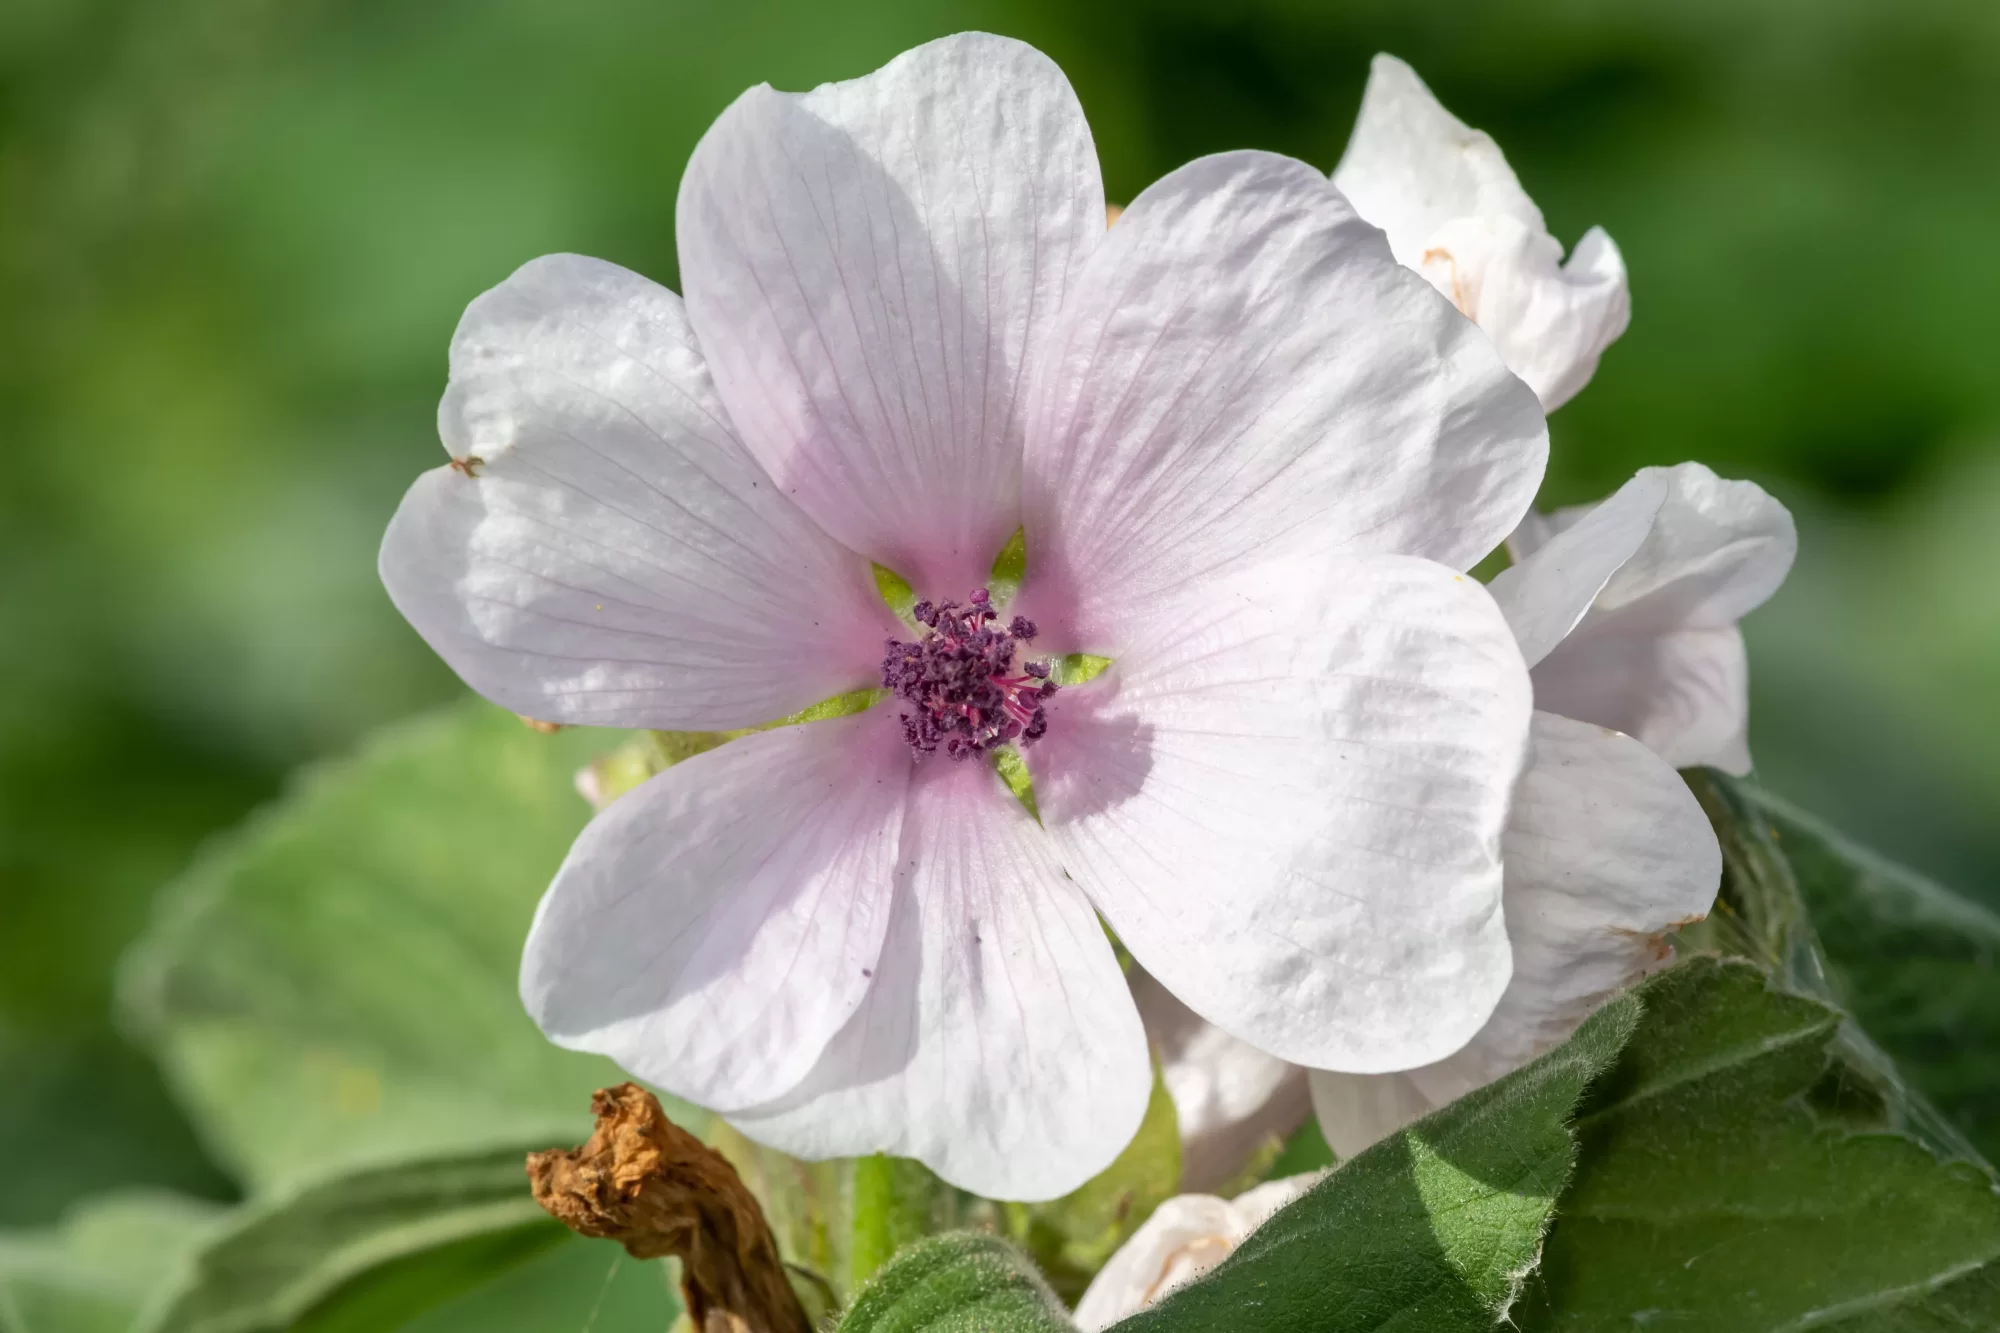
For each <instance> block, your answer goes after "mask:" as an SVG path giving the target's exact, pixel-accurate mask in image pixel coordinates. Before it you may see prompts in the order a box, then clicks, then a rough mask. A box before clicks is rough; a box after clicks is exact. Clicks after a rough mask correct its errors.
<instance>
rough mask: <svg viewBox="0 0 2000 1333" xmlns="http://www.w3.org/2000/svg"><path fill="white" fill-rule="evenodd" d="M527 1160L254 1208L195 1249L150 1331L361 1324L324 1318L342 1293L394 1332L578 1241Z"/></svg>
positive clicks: (207, 1332)
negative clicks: (529, 1172)
mask: <svg viewBox="0 0 2000 1333" xmlns="http://www.w3.org/2000/svg"><path fill="white" fill-rule="evenodd" d="M522 1156H523V1154H522V1152H521V1151H519V1150H503V1151H499V1152H489V1153H482V1154H478V1155H474V1156H466V1157H452V1158H438V1159H433V1160H429V1161H421V1162H411V1163H398V1164H395V1165H391V1166H381V1167H373V1168H370V1169H368V1170H364V1171H360V1172H357V1173H355V1174H353V1175H347V1176H340V1177H336V1178H334V1179H331V1180H328V1181H325V1182H323V1183H321V1184H317V1185H312V1186H308V1187H306V1188H303V1189H299V1190H295V1191H288V1192H286V1193H284V1194H281V1195H279V1196H277V1197H274V1198H273V1199H271V1200H270V1201H269V1202H265V1203H259V1204H254V1205H251V1206H249V1207H246V1208H244V1209H242V1210H241V1211H240V1212H239V1213H237V1214H236V1215H235V1216H234V1217H233V1218H232V1219H231V1220H230V1221H229V1223H228V1224H227V1225H226V1226H224V1227H222V1228H221V1229H220V1230H219V1231H218V1232H217V1233H216V1234H214V1235H213V1236H212V1237H211V1238H210V1239H209V1240H208V1241H207V1242H206V1243H205V1244H204V1245H202V1246H201V1247H200V1248H199V1249H198V1250H197V1251H196V1252H195V1255H194V1259H193V1263H192V1265H191V1266H190V1268H189V1270H188V1272H187V1273H186V1275H185V1276H184V1277H183V1279H182V1280H181V1282H180V1283H179V1284H178V1286H177V1289H176V1290H175V1291H174V1292H173V1294H172V1296H171V1297H170V1299H168V1300H166V1301H164V1302H163V1303H162V1304H161V1305H160V1307H159V1308H158V1309H157V1310H156V1311H155V1313H154V1315H153V1317H152V1318H151V1319H149V1320H147V1321H146V1323H145V1325H144V1333H262V1331H263V1330H273V1331H274V1333H275V1330H280V1329H290V1328H293V1327H294V1326H295V1325H297V1324H299V1323H300V1321H302V1320H305V1319H306V1318H307V1317H308V1316H313V1315H318V1316H319V1319H318V1321H316V1322H318V1323H319V1326H322V1327H326V1328H329V1329H331V1328H344V1327H354V1326H359V1321H358V1320H357V1319H356V1318H354V1317H352V1316H349V1317H345V1318H342V1319H339V1320H329V1319H328V1318H327V1316H326V1307H327V1306H329V1305H330V1304H334V1303H336V1298H338V1302H340V1303H345V1304H347V1305H348V1306H350V1307H355V1306H357V1305H359V1306H361V1307H363V1308H366V1309H367V1310H368V1312H369V1314H370V1315H371V1317H372V1318H373V1319H374V1321H375V1326H377V1327H383V1328H393V1327H395V1326H396V1324H397V1323H399V1322H401V1319H400V1318H398V1316H401V1317H403V1318H407V1317H409V1316H413V1315H415V1314H417V1313H420V1312H422V1311H423V1310H424V1309H426V1308H428V1306H430V1305H434V1304H437V1303H438V1302H440V1301H442V1300H444V1299H445V1298H446V1297H448V1296H451V1295H455V1294H457V1293H458V1292H460V1291H463V1290H465V1289H466V1288H468V1287H471V1286H475V1285H477V1284H478V1283H479V1282H480V1281H483V1280H484V1279H485V1278H486V1277H487V1276H489V1275H490V1274H492V1273H494V1272H498V1271H501V1270H504V1269H505V1268H507V1267H510V1266H511V1265H512V1264H514V1263H518V1262H520V1261H521V1260H523V1259H525V1258H528V1257H529V1256H532V1255H534V1254H537V1253H540V1252H541V1251H543V1250H546V1249H548V1248H550V1247H552V1246H554V1245H558V1244H561V1243H562V1241H563V1240H564V1239H565V1237H566V1236H567V1235H568V1234H569V1233H568V1232H566V1231H565V1230H563V1228H562V1227H561V1226H560V1225H559V1224H557V1223H556V1222H554V1221H553V1220H552V1219H550V1218H549V1217H548V1216H547V1215H546V1214H545V1213H543V1212H542V1210H541V1209H540V1208H538V1207H537V1206H536V1205H535V1201H534V1199H533V1197H532V1196H531V1195H530V1194H529V1193H528V1182H527V1177H526V1175H525V1173H524V1172H523V1170H522ZM417 1260H421V1261H422V1262H420V1263H412V1262H411V1261H417ZM357 1286H370V1287H373V1288H374V1290H372V1291H358V1290H357V1289H356V1288H357Z"/></svg>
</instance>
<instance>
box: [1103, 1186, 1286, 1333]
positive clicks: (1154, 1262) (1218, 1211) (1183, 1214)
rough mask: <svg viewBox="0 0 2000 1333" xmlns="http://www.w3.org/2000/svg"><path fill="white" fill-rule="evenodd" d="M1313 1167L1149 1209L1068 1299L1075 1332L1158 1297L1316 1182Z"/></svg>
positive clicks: (1222, 1255) (1219, 1257)
mask: <svg viewBox="0 0 2000 1333" xmlns="http://www.w3.org/2000/svg"><path fill="white" fill-rule="evenodd" d="M1320 1180H1321V1176H1320V1175H1319V1174H1317V1173H1314V1174H1309V1175H1302V1176H1289V1177H1287V1178H1285V1179H1283V1180H1271V1181H1266V1182H1265V1183H1264V1184H1262V1185H1259V1186H1257V1187H1256V1188H1254V1189H1250V1190H1246V1191H1244V1192H1243V1193H1242V1194H1239V1195H1237V1196H1236V1197H1235V1198H1234V1199H1220V1198H1217V1197H1216V1196H1215V1195H1212V1194H1182V1195H1177V1196H1176V1197H1174V1198H1171V1199H1168V1200H1167V1201H1166V1202H1165V1203H1163V1204H1161V1205H1160V1206H1159V1207H1158V1208H1156V1209H1154V1210H1153V1215H1152V1216H1151V1217H1149V1218H1147V1219H1146V1220H1145V1221H1144V1222H1143V1223H1141V1224H1140V1226H1139V1229H1138V1230H1137V1231H1135V1232H1133V1233H1132V1235H1131V1238H1130V1239H1128V1240H1127V1241H1126V1242H1125V1243H1124V1244H1123V1245H1121V1246H1119V1247H1118V1252H1117V1253H1116V1254H1114V1255H1112V1256H1111V1258H1110V1259H1109V1260H1108V1261H1106V1263H1105V1265H1104V1267H1103V1268H1101V1269H1099V1270H1098V1273H1097V1276H1096V1277H1095V1278H1092V1279H1091V1283H1090V1286H1089V1288H1088V1289H1087V1290H1086V1291H1085V1292H1084V1293H1083V1299H1082V1300H1080V1301H1078V1302H1077V1303H1076V1315H1075V1318H1076V1325H1077V1328H1078V1329H1079V1330H1081V1333H1100V1331H1101V1330H1103V1329H1107V1328H1110V1327H1111V1326H1112V1325H1113V1324H1116V1323H1117V1322H1118V1321H1119V1320H1121V1319H1128V1318H1130V1317H1131V1316H1133V1315H1135V1314H1138V1313H1139V1312H1140V1311H1141V1310H1145V1309H1149V1308H1151V1307H1152V1306H1154V1305H1156V1304H1158V1303H1159V1301H1160V1300H1161V1299H1162V1298H1163V1297H1165V1296H1166V1295H1167V1294H1168V1293H1169V1292H1171V1291H1173V1290H1174V1289H1175V1288H1177V1287H1184V1286H1186V1285H1187V1284H1188V1283H1190V1282H1192V1281H1194V1280H1195V1279H1196V1278H1199V1277H1201V1276H1202V1275H1203V1274H1205V1273H1207V1272H1208V1271H1209V1270H1210V1269H1212V1268H1214V1267H1215V1266H1216V1265H1217V1264H1219V1263H1221V1262H1222V1261H1223V1260H1224V1259H1227V1258H1228V1257H1229V1256H1230V1255H1231V1254H1232V1253H1234V1252H1235V1250H1236V1247H1237V1246H1239V1245H1241V1244H1242V1243H1243V1242H1244V1241H1246V1240H1248V1239H1249V1238H1250V1233H1251V1232H1253V1231H1255V1230H1256V1229H1257V1228H1258V1227H1260V1226H1262V1225H1264V1223H1265V1222H1267V1221H1269V1220H1270V1219H1271V1216H1272V1214H1274V1213H1276V1212H1277V1211H1278V1210H1279V1209H1280V1208H1283V1207H1284V1206H1285V1205H1286V1204H1289V1203H1291V1202H1292V1201H1293V1200H1295V1199H1297V1198H1299V1197H1300V1196H1301V1195H1303V1194H1305V1193H1306V1192H1307V1191H1308V1190H1310V1189H1311V1188H1312V1187H1313V1186H1314V1185H1316V1184H1318V1183H1319V1182H1320Z"/></svg>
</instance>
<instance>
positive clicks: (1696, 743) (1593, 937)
mask: <svg viewBox="0 0 2000 1333" xmlns="http://www.w3.org/2000/svg"><path fill="white" fill-rule="evenodd" d="M1513 544H1514V547H1515V552H1516V555H1517V557H1518V559H1519V563H1517V564H1515V565H1514V566H1513V567H1512V568H1510V569H1507V570H1505V571H1503V572H1502V573H1501V574H1500V575H1499V576H1498V577H1496V578H1495V579H1494V581H1493V585H1492V588H1493V594H1494V597H1495V598H1496V599H1497V600H1498V601H1499V602H1500V605H1501V607H1502V608H1503V609H1504V610H1505V611H1506V612H1507V617H1508V621H1509V623H1510V624H1511V625H1512V626H1513V628H1514V632H1515V634H1516V636H1517V637H1518V639H1519V642H1520V644H1521V649H1522V652H1523V654H1524V655H1525V656H1526V657H1527V659H1528V662H1529V664H1530V666H1531V667H1532V668H1533V672H1532V675H1533V680H1534V682H1535V704H1536V712H1535V715H1534V720H1533V725H1532V728H1531V732H1530V744H1529V754H1528V762H1527V765H1526V767H1525V768H1524V770H1523V772H1522V775H1521V782H1520V786H1519V788H1518V789H1517V791H1516V793H1515V798H1514V806H1513V809H1512V811H1511V813H1510V814H1509V817H1508V823H1507V832H1506V837H1505V840H1504V842H1503V844H1502V846H1503V850H1504V857H1505V862H1506V880H1505V882H1506V891H1505V906H1506V917H1507V933H1508V936H1509V938H1510V939H1511V940H1512V942H1513V947H1514V972H1513V977H1512V979H1511V980H1510V981H1509V983H1508V986H1507V990H1506V992H1505V993H1504V994H1503V995H1502V997H1501V1000H1500V1003H1499V1005H1498V1007H1497V1008H1496V1009H1495V1010H1494V1012H1493V1015H1492V1017H1490V1018H1489V1019H1488V1020H1487V1022H1486V1023H1485V1025H1484V1026H1483V1027H1481V1028H1480V1030H1479V1032H1478V1033H1477V1034H1476V1035H1475V1036H1474V1037H1473V1039H1472V1040H1471V1041H1470V1042H1468V1043H1467V1044H1466V1045H1465V1047H1464V1048H1463V1049H1461V1050H1458V1051H1455V1052H1453V1053H1452V1054H1450V1055H1448V1056H1446V1057H1445V1058H1444V1059H1442V1060H1438V1061H1434V1062H1431V1063H1429V1064H1427V1065H1423V1066H1420V1067H1416V1068H1412V1069H1408V1070H1404V1071H1401V1072H1389V1073H1376V1074H1360V1073H1353V1072H1338V1073H1336V1072H1327V1071H1314V1072H1313V1073H1312V1075H1311V1080H1310V1081H1311V1089H1312V1101H1313V1105H1314V1108H1315V1110H1316V1111H1317V1113H1318V1116H1319V1122H1320V1128H1321V1130H1322V1132H1323V1133H1324V1134H1325V1136H1326V1140H1327V1142H1328V1144H1329V1145H1331V1146H1332V1147H1333V1149H1334V1150H1335V1151H1336V1152H1337V1153H1339V1154H1340V1155H1341V1156H1342V1157H1348V1156H1352V1155H1353V1154H1354V1153H1357V1152H1359V1151H1361V1150H1362V1149H1363V1148H1365V1147H1367V1146H1368V1145H1369V1144H1371V1143H1374V1142H1376V1141H1377V1140H1379V1139H1382V1138H1384V1137H1387V1136H1388V1135H1389V1134H1391V1133H1393V1132H1395V1131H1396V1130H1398V1129H1400V1128H1402V1127H1403V1126H1404V1125H1407V1124H1409V1123H1410V1122H1411V1121H1413V1120H1416V1119H1417V1118H1419V1117H1420V1116H1423V1115H1425V1114H1428V1113H1429V1112H1431V1111H1434V1110H1436V1109H1437V1108H1439V1107H1441V1106H1443V1105H1445V1104H1446V1103H1448V1102H1450V1101H1452V1100H1454V1099H1455V1098H1458V1097H1461V1096H1463V1095H1464V1094H1465V1093H1467V1092H1470V1091H1471V1090H1472V1089H1474V1088H1476V1087H1480V1086H1482V1085H1484V1084H1486V1083H1490V1082H1492V1081H1493V1080H1494V1079H1496V1078H1499V1077H1501V1076H1502V1075H1504V1074H1507V1073H1509V1072H1511V1071H1513V1070H1515V1069H1518V1068H1519V1067H1520V1066H1522V1065H1524V1064H1526V1063H1527V1062H1528V1061H1529V1060H1531V1059H1533V1058H1534V1057H1535V1056H1537V1055H1539V1054H1541V1053H1542V1052H1543V1051H1545V1050H1548V1049H1549V1048H1550V1047H1552V1046H1554V1045H1556V1044H1557V1043H1559V1042H1561V1041H1562V1040H1563V1039H1564V1038H1566V1037H1568V1036H1569V1035H1570V1033H1572V1032H1574V1031H1575V1030H1576V1027H1577V1025H1578V1024H1579V1023H1581V1022H1582V1021H1583V1019H1584V1018H1585V1017H1586V1016H1587V1015H1588V1014H1589V1013H1590V1011H1591V1010H1593V1009H1595V1008H1596V1007H1597V1006H1598V1005H1599V1004H1601V1003H1602V1002H1603V1001H1604V1000H1605V999H1606V998H1607V997H1609V996H1610V995H1612V994H1613V993H1615V992H1616V991H1619V990H1621V989H1623V988H1624V987H1626V986H1629V985H1631V984H1632V983H1633V982H1635V981H1637V980H1639V979H1640V978H1641V977H1643V976H1645V975H1646V973H1647V972H1649V971H1651V970H1652V969H1654V968H1656V967H1658V966H1660V965H1661V964H1662V963H1664V962H1665V961H1666V960H1667V959H1668V957H1669V954H1668V951H1667V947H1666V945H1665V943H1664V942H1663V939H1662V936H1663V935H1664V933H1665V932H1667V931H1669V930H1671V929H1672V928H1674V927H1675V926H1678V925H1682V924H1685V923H1686V922H1688V921H1690V920H1693V919H1696V918H1699V917H1700V916H1702V915H1704V914H1706V913H1707V911H1708V909H1709V906H1710V904H1711V903H1712V902H1713V901H1714V898H1715V891H1716V887H1717V884H1718V881H1719V880H1720V877H1721V873H1722V858H1721V851H1720V849H1719V848H1718V846H1717V845H1716V840H1715V834H1714V831H1713V830H1712V829H1711V828H1710V826H1709V824H1708V821H1707V819H1706V818H1705V817H1704V816H1703V814H1702V811H1701V808H1700V806H1699V805H1698V804H1697V803H1696V802H1695V800H1694V797H1693V795H1692V793H1690V792H1689V791H1688V789H1687V785H1686V783H1684V782H1683V781H1682V780H1681V778H1680V776H1679V774H1677V773H1676V772H1675V771H1674V770H1675V769H1676V768H1685V767H1689V766H1692V765H1697V764H1709V765H1714V766H1716V767H1719V768H1723V769H1726V770H1728V771H1729V772H1732V773H1742V772H1746V771H1748V768H1749V762H1750V756H1749V750H1748V748H1747V745H1746V744H1745V740H1744V738H1745V735H1746V732H1747V712H1748V704H1747V689H1746V675H1745V671H1744V654H1743V638H1742V632H1741V630H1740V629H1738V627H1737V622H1738V621H1739V620H1740V619H1741V618H1742V617H1743V616H1744V615H1746V614H1748V613H1749V612H1750V611H1752V610H1754V609H1755V608H1756V607H1757V606H1759V605H1761V604H1762V603H1763V602H1764V601H1765V600H1766V599H1767V598H1769V597H1770V596H1771V594H1772V593H1773V592H1775V591H1776V590H1777V588H1778V585H1779V584H1780V583H1782V582H1783V581H1784V578H1785V574H1786V572H1787V571H1788V570H1789V569H1790V567H1791V563H1792V557H1793V555H1794V554H1795V552H1796V549H1797V535H1796V533H1795V531H1794V529H1793V526H1792V519H1791V515H1790V514H1788V513H1787V512H1786V511H1785V508H1784V506H1783V505H1781V504H1779V503H1778V502H1777V501H1776V500H1773V499H1772V498H1771V497H1770V496H1769V495H1767V494H1765V493H1764V492H1763V491H1762V490H1761V489H1759V488H1758V487H1757V486H1755V485H1753V484H1751V483H1749V482H1743V481H1724V480H1722V479H1720V478H1718V477H1717V476H1716V475H1715V474H1714V473H1713V472H1711V471H1709V470H1708V469H1707V468H1705V467H1703V466H1701V465H1700V464H1698V463H1683V464H1681V465H1680V466H1678V467H1673V468H1647V469H1645V470H1643V471H1641V472H1640V473H1639V474H1638V475H1637V476H1636V477H1634V478H1633V479H1632V480H1631V481H1630V482H1627V483H1626V484H1625V486H1624V487H1623V488H1621V489H1620V490H1619V491H1618V492H1617V493H1616V494H1615V495H1613V496H1611V497H1610V498H1609V499H1607V500H1605V501H1603V502H1602V503H1600V504H1597V505H1594V506H1583V507H1580V508H1576V509H1567V510H1563V511H1561V512H1559V513H1557V514H1555V515H1552V516H1550V517H1546V518H1544V517H1531V518H1530V519H1528V520H1527V521H1525V522H1524V523H1523V524H1522V529H1521V531H1520V532H1518V533H1516V534H1515V537H1514V539H1513ZM1137 995H1138V998H1139V1002H1140V1010H1141V1013H1142V1015H1143V1017H1144V1019H1145V1022H1146V1025H1147V1029H1148V1031H1149V1032H1152V1033H1154V1034H1155V1037H1156V1040H1157V1041H1158V1042H1159V1044H1160V1048H1161V1052H1162V1059H1163V1062H1164V1065H1165V1076H1166V1079H1167V1082H1168V1085H1169V1087H1188V1088H1191V1089H1198V1090H1200V1091H1201V1093H1202V1095H1201V1096H1200V1097H1199V1098H1191V1099H1190V1100H1189V1102H1188V1103H1187V1104H1186V1105H1185V1106H1182V1107H1180V1108H1179V1109H1180V1111H1181V1130H1182V1135H1183V1139H1184V1143H1185V1147H1184V1153H1185V1157H1186V1160H1187V1162H1188V1163H1189V1167H1190V1169H1192V1170H1199V1171H1200V1172H1202V1173H1203V1177H1204V1178H1205V1179H1216V1180H1219V1179H1226V1178H1227V1177H1228V1175H1229V1174H1230V1173H1231V1172H1232V1171H1234V1170H1236V1169H1239V1168H1240V1166H1241V1163H1242V1160H1243V1154H1244V1153H1245V1152H1246V1151H1247V1149H1248V1148H1249V1147H1251V1146H1254V1142H1253V1141H1252V1140H1251V1139H1250V1137H1249V1136H1248V1135H1246V1127H1254V1129H1255V1130H1256V1131H1257V1133H1258V1134H1259V1135H1260V1136H1261V1135H1262V1134H1267V1133H1270V1132H1273V1131H1276V1132H1283V1130H1284V1129H1285V1128H1287V1127H1288V1126H1289V1124H1291V1123H1294V1120H1293V1117H1294V1115H1295V1112H1294V1110H1293V1108H1294V1107H1295V1106H1296V1094H1295V1093H1294V1092H1293V1091H1292V1087H1293V1085H1292V1082H1291V1079H1292V1077H1293V1075H1294V1073H1295V1071H1294V1070H1293V1069H1292V1067H1291V1066H1290V1065H1289V1063H1288V1062H1286V1061H1284V1060H1281V1059H1279V1058H1277V1057H1276V1056H1273V1055H1271V1054H1270V1053H1268V1052H1264V1051H1260V1050H1258V1049H1256V1048H1255V1047H1254V1046H1252V1045H1251V1044H1249V1043H1246V1042H1243V1041H1240V1040H1238V1039H1236V1038H1234V1037H1231V1036H1229V1035H1227V1034H1225V1033H1223V1032H1221V1031H1220V1030H1219V1029H1216V1028H1213V1027H1210V1026H1208V1025H1206V1024H1204V1023H1202V1022H1201V1021H1200V1020H1198V1019H1196V1018H1194V1016H1193V1015H1190V1014H1187V1013H1186V1012H1185V1011H1184V1010H1181V1009H1180V1008H1179V1007H1178V1006H1177V1005H1175V1004H1174V1002H1173V1001H1172V999H1171V997H1168V996H1164V995H1161V994H1158V993H1156V992H1154V991H1153V990H1151V989H1149V988H1148V987H1147V986H1146V985H1145V984H1144V983H1141V985H1140V986H1139V987H1138V988H1137ZM1299 1118H1301V1119H1302V1117H1299Z"/></svg>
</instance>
